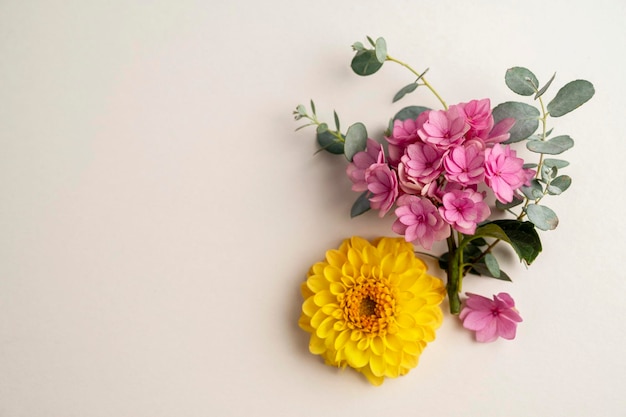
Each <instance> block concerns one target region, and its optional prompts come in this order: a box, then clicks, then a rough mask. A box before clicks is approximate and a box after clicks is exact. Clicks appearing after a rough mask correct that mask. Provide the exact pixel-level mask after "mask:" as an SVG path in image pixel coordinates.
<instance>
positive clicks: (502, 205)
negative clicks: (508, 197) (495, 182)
mask: <svg viewBox="0 0 626 417" xmlns="http://www.w3.org/2000/svg"><path fill="white" fill-rule="evenodd" d="M523 201H524V199H523V198H519V197H517V196H513V200H512V201H511V202H510V203H502V202H500V201H499V200H496V208H497V209H499V210H508V209H510V208H513V207H515V206H519V205H520V204H522V202H523Z"/></svg>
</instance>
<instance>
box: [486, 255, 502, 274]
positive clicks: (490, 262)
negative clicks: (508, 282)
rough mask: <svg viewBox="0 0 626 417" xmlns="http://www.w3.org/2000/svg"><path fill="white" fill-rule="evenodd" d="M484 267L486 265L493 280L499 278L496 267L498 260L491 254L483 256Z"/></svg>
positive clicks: (497, 266)
mask: <svg viewBox="0 0 626 417" xmlns="http://www.w3.org/2000/svg"><path fill="white" fill-rule="evenodd" d="M485 265H487V269H488V270H489V272H490V273H491V276H493V277H494V278H498V277H499V276H500V265H498V260H497V259H496V257H495V256H493V254H492V253H487V254H486V255H485Z"/></svg>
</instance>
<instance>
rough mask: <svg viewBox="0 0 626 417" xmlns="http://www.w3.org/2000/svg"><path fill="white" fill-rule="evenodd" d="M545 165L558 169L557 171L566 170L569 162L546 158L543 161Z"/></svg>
mask: <svg viewBox="0 0 626 417" xmlns="http://www.w3.org/2000/svg"><path fill="white" fill-rule="evenodd" d="M543 164H544V165H545V166H547V167H556V168H557V169H561V168H565V167H566V166H568V165H569V162H567V161H564V160H562V159H552V158H546V159H544V160H543Z"/></svg>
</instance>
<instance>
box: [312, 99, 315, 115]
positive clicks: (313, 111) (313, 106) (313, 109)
mask: <svg viewBox="0 0 626 417" xmlns="http://www.w3.org/2000/svg"><path fill="white" fill-rule="evenodd" d="M311 113H313V115H315V102H314V101H313V99H311Z"/></svg>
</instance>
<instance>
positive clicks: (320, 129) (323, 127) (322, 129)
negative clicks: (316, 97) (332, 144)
mask: <svg viewBox="0 0 626 417" xmlns="http://www.w3.org/2000/svg"><path fill="white" fill-rule="evenodd" d="M327 130H328V125H327V124H326V123H320V124H319V125H317V133H324V132H326V131H327Z"/></svg>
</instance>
